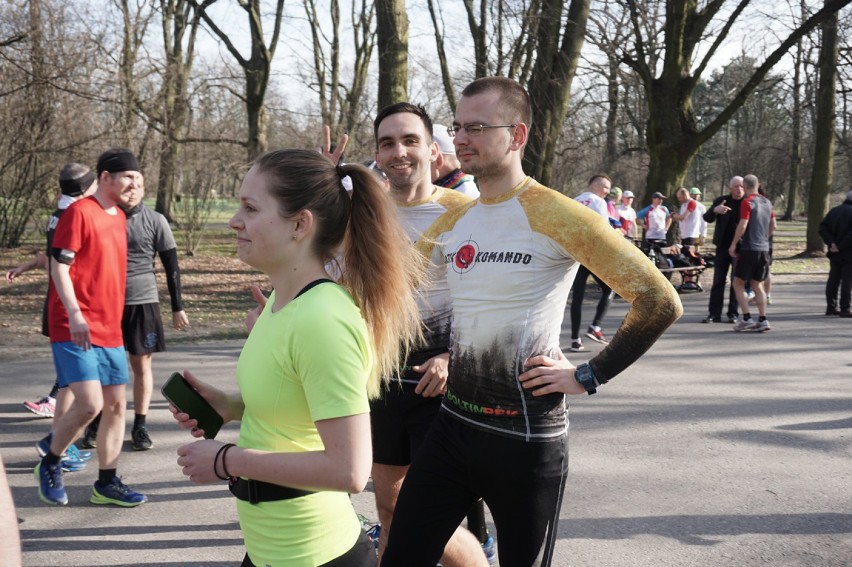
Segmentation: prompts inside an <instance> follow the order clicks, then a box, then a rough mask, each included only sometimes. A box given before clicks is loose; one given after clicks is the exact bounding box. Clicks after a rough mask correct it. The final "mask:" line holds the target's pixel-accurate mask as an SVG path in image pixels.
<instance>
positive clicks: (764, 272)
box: [734, 250, 769, 282]
mask: <svg viewBox="0 0 852 567" xmlns="http://www.w3.org/2000/svg"><path fill="white" fill-rule="evenodd" d="M768 275H769V252H767V251H765V250H760V251H758V250H740V251H739V252H738V253H737V260H736V262H734V277H736V278H740V279H741V280H745V281H749V280H754V281H756V282H762V281H763V280H765V279H766V276H768Z"/></svg>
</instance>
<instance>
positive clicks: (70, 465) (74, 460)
mask: <svg viewBox="0 0 852 567" xmlns="http://www.w3.org/2000/svg"><path fill="white" fill-rule="evenodd" d="M52 439H53V433H48V435H47V437H45V438H43V439H41V440H40V441H39V442H38V443H36V452H37V453H38V456H39V457H44V456H45V455H47V453H48V451H50V442H51V440H52ZM61 456H62V460H61V461H60V464H61V465H62V470H63V471H65V472H77V471H81V470H83V469H84V468H86V463H87V462H88V461H89V460H91V458H92V453H91V452H89V451H80V450H79V449H77V447H76V446H75V445H74V444H73V443H72V444H71V446H70V447H68V450H67V451H66V452H65V454H64V455H61Z"/></svg>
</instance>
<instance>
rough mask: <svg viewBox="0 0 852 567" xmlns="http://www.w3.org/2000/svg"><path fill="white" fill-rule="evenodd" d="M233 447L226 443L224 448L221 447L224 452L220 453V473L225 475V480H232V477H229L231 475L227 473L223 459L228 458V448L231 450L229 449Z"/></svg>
mask: <svg viewBox="0 0 852 567" xmlns="http://www.w3.org/2000/svg"><path fill="white" fill-rule="evenodd" d="M233 446H234V444H233V443H228V444H227V445H225V446H224V447H223V449H224V451H223V453H222V472H223V473H225V478H226V479H227V480H230V479H232V478H233V476H232V475H231V473H229V472H228V465H227V464H226V462H225V457H227V456H228V449H230V448H231V447H233Z"/></svg>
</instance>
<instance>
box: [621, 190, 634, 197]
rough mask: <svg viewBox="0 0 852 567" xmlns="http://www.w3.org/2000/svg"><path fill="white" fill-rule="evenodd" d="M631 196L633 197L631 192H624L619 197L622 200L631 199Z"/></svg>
mask: <svg viewBox="0 0 852 567" xmlns="http://www.w3.org/2000/svg"><path fill="white" fill-rule="evenodd" d="M632 196H633V191H625V192H624V193H622V194H621V197H622V198H624V197H632Z"/></svg>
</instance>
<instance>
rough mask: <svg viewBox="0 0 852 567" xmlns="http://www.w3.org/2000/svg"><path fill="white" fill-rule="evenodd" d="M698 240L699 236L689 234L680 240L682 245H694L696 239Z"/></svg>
mask: <svg viewBox="0 0 852 567" xmlns="http://www.w3.org/2000/svg"><path fill="white" fill-rule="evenodd" d="M696 240H698V239H697V238H693V237H691V236H688V237H686V238H684V239H683V240H681V241H680V244H681V245H682V246H694V245H695V241H696Z"/></svg>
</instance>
